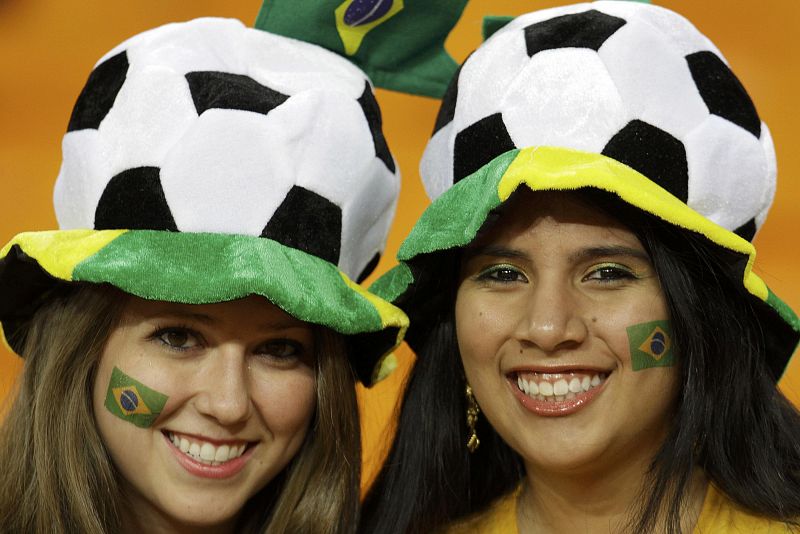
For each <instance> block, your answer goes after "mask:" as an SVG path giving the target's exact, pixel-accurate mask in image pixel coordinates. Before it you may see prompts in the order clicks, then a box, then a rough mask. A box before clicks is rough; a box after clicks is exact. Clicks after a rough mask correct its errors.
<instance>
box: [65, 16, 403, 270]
mask: <svg viewBox="0 0 800 534" xmlns="http://www.w3.org/2000/svg"><path fill="white" fill-rule="evenodd" d="M398 192H399V175H398V172H397V169H396V166H395V162H394V159H393V158H392V155H391V154H390V152H389V149H388V146H387V144H386V141H385V139H384V137H383V133H382V129H381V115H380V110H379V108H378V105H377V102H376V100H375V98H374V96H373V93H372V89H371V87H370V83H369V81H368V80H367V78H366V76H365V74H364V73H362V72H361V71H360V70H359V69H358V68H357V67H355V66H354V65H352V64H351V63H350V62H348V61H347V60H345V59H343V58H341V57H339V56H337V55H336V54H333V53H331V52H329V51H327V50H324V49H322V48H320V47H317V46H315V45H311V44H308V43H305V42H301V41H297V40H294V39H289V38H286V37H282V36H277V35H273V34H270V33H267V32H264V31H260V30H255V29H251V28H246V27H245V26H244V25H243V24H242V23H241V22H239V21H237V20H231V19H212V18H207V19H197V20H193V21H190V22H185V23H177V24H169V25H166V26H162V27H159V28H156V29H153V30H150V31H147V32H145V33H142V34H139V35H137V36H135V37H133V38H131V39H129V40H127V41H125V42H124V43H122V44H121V45H119V46H117V47H116V48H114V49H113V50H111V51H110V52H109V53H108V54H106V55H105V56H104V57H103V58H102V59H101V60H100V61H99V62H98V63H97V65H96V66H95V68H94V70H93V71H92V73H91V75H90V77H89V80H88V82H87V84H86V86H85V88H84V90H83V92H82V93H81V95H80V97H79V98H78V101H77V103H76V105H75V108H74V111H73V114H72V117H71V119H70V122H69V126H68V131H67V134H66V135H65V136H64V140H63V163H62V167H61V171H60V174H59V176H58V180H57V182H56V188H55V207H56V215H57V217H58V221H59V226H60V227H61V228H62V229H72V228H94V229H111V228H126V229H156V230H172V231H181V232H217V233H230V234H243V235H252V236H262V237H267V238H272V239H275V240H277V241H279V242H281V243H284V244H286V245H288V246H292V247H294V248H300V249H302V250H305V251H307V252H310V253H312V254H314V255H317V256H320V257H322V258H324V259H327V260H329V261H331V262H332V263H334V264H337V265H338V266H339V268H340V269H341V270H342V271H343V272H344V273H345V274H347V275H348V276H350V277H351V278H353V279H359V278H362V277H363V276H365V275H366V274H368V272H369V271H371V269H372V268H373V267H374V266H375V264H376V263H377V259H378V258H379V256H380V253H381V252H382V251H383V249H384V245H385V240H386V235H387V233H388V230H389V225H390V223H391V221H392V218H393V216H394V211H395V208H396V202H397V196H398Z"/></svg>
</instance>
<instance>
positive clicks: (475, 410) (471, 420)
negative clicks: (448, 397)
mask: <svg viewBox="0 0 800 534" xmlns="http://www.w3.org/2000/svg"><path fill="white" fill-rule="evenodd" d="M464 393H465V394H466V397H467V428H468V429H469V439H468V440H467V450H469V452H470V453H473V452H475V450H476V449H477V448H478V445H480V444H481V440H479V439H478V433H477V432H476V431H475V423H477V422H478V414H479V413H481V409H480V407H478V402H477V401H476V400H475V395H473V394H472V386H470V385H469V384H467V388H466V390H464Z"/></svg>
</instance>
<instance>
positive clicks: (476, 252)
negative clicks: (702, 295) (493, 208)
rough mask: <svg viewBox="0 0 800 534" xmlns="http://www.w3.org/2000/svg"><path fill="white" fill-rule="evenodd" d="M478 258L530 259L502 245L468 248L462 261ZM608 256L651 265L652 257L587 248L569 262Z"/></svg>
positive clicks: (632, 251)
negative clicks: (624, 257)
mask: <svg viewBox="0 0 800 534" xmlns="http://www.w3.org/2000/svg"><path fill="white" fill-rule="evenodd" d="M477 256H490V257H495V258H510V259H522V260H528V259H530V257H529V256H528V255H527V254H526V253H525V252H523V251H521V250H518V249H514V248H508V247H503V246H500V245H484V246H479V247H468V248H466V249H465V250H464V256H463V259H462V261H464V262H467V261H469V260H471V259H472V258H475V257H477ZM608 256H628V257H632V258H636V259H639V260H642V261H646V262H648V263H650V257H649V256H648V255H647V253H645V252H644V251H643V250H640V249H636V248H632V247H625V246H621V245H619V246H617V245H610V246H601V247H587V248H583V249H580V250H577V251H575V252H573V253H572V254H570V256H569V260H570V261H571V262H573V263H577V262H581V261H587V260H592V259H596V258H603V257H608Z"/></svg>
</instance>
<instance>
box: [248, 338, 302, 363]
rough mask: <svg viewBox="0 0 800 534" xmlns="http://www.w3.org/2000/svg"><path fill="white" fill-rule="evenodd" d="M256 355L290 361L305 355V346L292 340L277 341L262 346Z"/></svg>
mask: <svg viewBox="0 0 800 534" xmlns="http://www.w3.org/2000/svg"><path fill="white" fill-rule="evenodd" d="M256 353H257V354H259V355H263V356H267V357H270V358H275V359H279V360H288V359H292V358H297V357H299V356H300V355H301V354H303V345H302V344H301V343H298V342H297V341H293V340H291V339H276V340H273V341H268V342H266V343H263V344H262V345H260V346H259V347H258V349H257V350H256Z"/></svg>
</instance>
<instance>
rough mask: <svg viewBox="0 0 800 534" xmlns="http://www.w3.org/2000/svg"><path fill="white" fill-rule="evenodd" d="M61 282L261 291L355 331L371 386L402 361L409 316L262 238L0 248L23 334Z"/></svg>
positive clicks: (289, 307)
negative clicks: (396, 353) (398, 356)
mask: <svg viewBox="0 0 800 534" xmlns="http://www.w3.org/2000/svg"><path fill="white" fill-rule="evenodd" d="M59 282H67V283H69V282H86V283H95V284H110V285H112V286H114V287H117V288H119V289H120V290H122V291H124V292H125V293H129V294H131V295H135V296H137V297H141V298H145V299H150V300H163V301H170V302H180V303H185V304H207V303H214V302H223V301H229V300H235V299H239V298H244V297H247V296H249V295H261V296H263V297H265V298H267V299H269V300H270V301H271V302H272V303H273V304H275V305H276V306H278V307H280V308H282V309H283V310H284V311H286V312H287V313H289V314H290V315H292V316H294V317H296V318H298V319H300V320H302V321H306V322H309V323H313V324H318V325H322V326H325V327H328V328H330V329H332V330H334V331H336V332H339V333H341V334H344V335H346V336H349V338H350V339H351V340H352V341H353V342H354V343H355V344H356V345H357V347H358V350H357V351H356V350H354V351H353V352H354V353H358V354H356V356H357V358H358V360H359V361H353V365H354V367H355V370H356V372H357V374H358V375H359V378H361V380H362V381H363V382H364V383H365V384H366V385H371V384H372V383H374V382H376V381H377V380H380V379H381V378H382V377H383V376H385V374H386V373H388V372H390V371H391V369H392V366H393V358H392V357H391V353H392V351H393V350H394V348H396V347H397V345H398V344H399V343H400V342H401V341H402V339H403V335H404V333H405V330H406V328H407V327H408V317H407V316H406V315H405V314H404V313H403V312H402V311H401V310H400V309H399V308H397V307H395V306H394V305H392V304H390V303H389V302H386V301H385V300H383V299H381V298H379V297H377V296H375V295H373V294H371V293H369V292H368V291H366V290H365V289H364V288H362V287H361V286H359V285H358V284H356V283H355V282H353V281H351V280H350V279H349V278H348V277H347V276H346V275H345V274H344V273H342V272H341V271H340V270H339V269H338V268H337V267H336V266H335V265H333V264H331V263H329V262H327V261H325V260H322V259H320V258H318V257H316V256H313V255H311V254H307V253H305V252H303V251H301V250H297V249H294V248H291V247H287V246H285V245H282V244H280V243H278V242H277V241H273V240H270V239H265V238H262V237H254V236H245V235H229V234H218V233H184V232H166V231H157V230H56V231H47V232H28V233H22V234H19V235H17V236H16V237H14V238H13V239H12V240H11V241H10V242H9V243H8V244H6V245H5V247H3V249H2V250H0V323H2V328H3V331H4V334H3V337H4V339H5V340H6V341H7V343H8V342H9V341H10V342H11V343H10V344H9V346H10V347H11V348H12V350H14V351H15V352H17V353H18V354H19V353H20V347H17V346H14V342H13V340H14V338H15V336H14V335H13V332H12V331H11V330H13V329H15V328H16V327H17V326H18V325H20V324H23V323H24V321H25V320H26V319H27V318H29V317H30V315H31V314H32V313H33V312H34V311H35V309H36V308H37V307H38V306H39V305H40V304H41V300H42V299H43V298H44V297H46V293H47V291H48V290H49V289H51V288H52V287H54V286H55V285H57V284H58V283H59Z"/></svg>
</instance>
